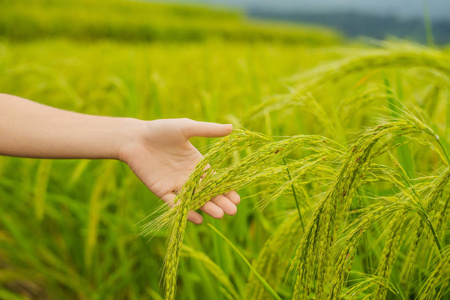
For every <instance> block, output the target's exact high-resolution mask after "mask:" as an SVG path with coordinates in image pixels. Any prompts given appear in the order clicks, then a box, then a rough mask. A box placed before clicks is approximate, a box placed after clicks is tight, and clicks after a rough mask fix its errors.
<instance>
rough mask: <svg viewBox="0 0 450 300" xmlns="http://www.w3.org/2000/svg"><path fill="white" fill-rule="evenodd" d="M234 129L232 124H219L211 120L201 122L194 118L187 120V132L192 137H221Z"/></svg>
mask: <svg viewBox="0 0 450 300" xmlns="http://www.w3.org/2000/svg"><path fill="white" fill-rule="evenodd" d="M232 130H233V125H231V124H217V123H209V122H199V121H194V120H187V123H186V127H185V132H186V135H187V136H188V137H189V138H191V137H193V136H199V137H221V136H226V135H229V134H230V133H231V131H232Z"/></svg>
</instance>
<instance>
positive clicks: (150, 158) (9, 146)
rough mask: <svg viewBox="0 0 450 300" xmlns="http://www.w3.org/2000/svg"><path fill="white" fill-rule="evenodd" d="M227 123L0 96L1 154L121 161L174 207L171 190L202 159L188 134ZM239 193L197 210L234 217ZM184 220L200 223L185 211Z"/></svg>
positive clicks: (209, 132)
mask: <svg viewBox="0 0 450 300" xmlns="http://www.w3.org/2000/svg"><path fill="white" fill-rule="evenodd" d="M232 129H233V127H232V125H230V124H217V123H207V122H197V121H193V120H190V119H161V120H152V121H143V120H138V119H132V118H114V117H103V116H93V115H86V114H80V113H75V112H70V111H65V110H61V109H57V108H53V107H49V106H46V105H42V104H39V103H36V102H33V101H30V100H27V99H23V98H20V97H16V96H12V95H7V94H0V155H5V156H17V157H29V158H51V159H58V158H77V159H116V160H120V161H123V162H124V163H126V164H127V165H128V166H129V167H130V168H131V170H132V171H133V172H134V174H136V176H137V177H138V178H139V179H140V180H141V181H142V182H143V183H144V184H145V185H146V186H147V188H148V189H149V190H150V191H152V192H153V193H154V194H155V195H156V196H158V197H159V198H160V199H162V200H164V202H166V203H167V204H168V205H169V206H173V203H174V199H175V194H176V193H177V191H179V190H180V188H181V187H182V186H183V184H184V183H185V182H186V180H187V178H188V177H189V175H190V174H191V173H192V171H193V170H194V168H195V166H196V164H197V163H198V162H199V161H200V160H201V158H202V155H201V153H200V152H199V151H198V150H197V149H196V148H195V147H194V146H193V145H192V144H191V143H190V142H189V139H190V138H192V137H194V136H195V137H222V136H226V135H228V134H230V133H231V131H232ZM239 202H240V197H239V195H238V194H237V193H236V192H235V191H230V192H228V193H226V194H224V195H218V196H216V197H214V198H213V199H211V201H209V202H207V203H206V204H205V205H204V206H203V207H202V208H201V210H202V211H203V212H205V213H206V214H208V215H210V216H211V217H213V218H216V219H220V218H222V217H223V216H224V213H226V214H228V215H234V214H235V213H236V211H237V207H236V205H237V204H239ZM188 220H189V221H191V222H192V223H195V224H201V223H202V222H203V218H202V216H201V215H200V214H199V213H197V212H195V211H190V212H189V216H188Z"/></svg>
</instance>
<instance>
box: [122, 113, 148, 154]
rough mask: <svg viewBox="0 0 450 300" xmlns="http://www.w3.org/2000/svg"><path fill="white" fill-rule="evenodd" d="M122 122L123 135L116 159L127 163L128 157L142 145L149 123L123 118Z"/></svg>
mask: <svg viewBox="0 0 450 300" xmlns="http://www.w3.org/2000/svg"><path fill="white" fill-rule="evenodd" d="M121 121H122V126H121V128H122V133H123V134H122V135H121V138H120V142H119V145H118V148H117V150H116V157H115V158H116V159H118V160H120V161H123V162H125V163H127V157H129V155H130V153H132V152H133V149H135V148H136V147H138V146H140V145H142V141H143V140H144V135H145V132H146V130H145V128H146V126H147V125H146V124H147V123H148V121H143V120H139V119H134V118H123V119H121Z"/></svg>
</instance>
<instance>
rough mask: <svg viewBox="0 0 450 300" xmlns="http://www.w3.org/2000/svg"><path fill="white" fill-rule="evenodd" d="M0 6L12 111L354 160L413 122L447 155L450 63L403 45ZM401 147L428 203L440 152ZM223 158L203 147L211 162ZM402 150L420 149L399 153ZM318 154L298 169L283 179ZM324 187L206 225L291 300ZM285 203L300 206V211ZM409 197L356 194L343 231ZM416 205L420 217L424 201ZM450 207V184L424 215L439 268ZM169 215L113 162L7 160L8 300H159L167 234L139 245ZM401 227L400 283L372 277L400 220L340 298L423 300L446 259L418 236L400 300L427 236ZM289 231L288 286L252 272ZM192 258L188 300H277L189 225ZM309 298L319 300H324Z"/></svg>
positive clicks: (120, 13)
mask: <svg viewBox="0 0 450 300" xmlns="http://www.w3.org/2000/svg"><path fill="white" fill-rule="evenodd" d="M0 6H1V11H0V78H1V80H0V92H1V93H8V94H14V95H17V96H21V97H25V98H28V99H32V100H35V101H37V102H40V103H44V104H48V105H52V106H55V107H59V108H63V109H68V110H73V111H78V112H83V113H89V114H98V115H107V116H124V117H125V116H126V117H134V118H140V119H149V120H150V119H158V118H179V117H187V118H191V119H196V120H203V121H213V122H229V123H233V124H234V126H235V128H246V129H249V130H253V131H257V132H261V133H264V134H266V135H267V136H269V137H275V136H292V135H299V134H303V135H320V136H324V137H326V138H329V139H331V140H335V141H337V142H339V143H340V144H341V145H342V146H343V147H344V148H345V147H351V145H352V144H353V143H354V142H355V141H356V140H357V137H358V136H359V134H360V133H361V131H362V130H364V129H365V128H368V127H370V126H377V125H378V124H380V123H381V124H383V123H387V122H389V121H395V120H397V119H398V118H399V116H400V114H401V113H400V112H399V111H409V112H411V114H417V115H420V118H423V119H424V120H425V121H424V122H426V124H428V125H429V126H430V128H432V130H433V131H434V132H435V133H436V134H438V135H439V137H440V141H441V145H443V148H442V149H448V144H447V143H446V140H448V139H449V138H450V117H449V116H450V104H449V101H448V100H449V86H450V84H449V77H448V76H450V63H449V61H450V56H449V53H448V50H445V49H435V50H432V49H428V48H425V47H421V46H416V45H410V44H408V43H407V42H404V43H385V44H383V43H380V45H378V46H381V47H378V46H376V45H375V46H374V45H372V46H368V45H362V44H355V43H350V42H344V41H343V39H342V37H341V36H340V35H339V33H336V32H334V31H332V30H328V29H320V28H310V27H308V26H294V25H288V24H272V23H267V22H264V23H263V22H256V21H250V20H246V19H245V17H244V16H243V15H241V14H239V13H236V12H229V11H225V10H213V9H210V8H203V7H196V6H188V7H186V6H179V5H175V4H170V5H167V4H154V3H151V4H149V3H143V2H132V1H118V0H114V1H108V2H103V1H87V0H79V1H75V0H73V1H72V0H70V1H64V2H61V1H50V0H42V1H12V0H0ZM369 54H370V55H369ZM371 55H372V56H371ZM353 58H355V62H353V61H352V59H353ZM346 60H348V61H346ZM334 61H337V63H334V64H330V63H332V62H334ZM359 62H361V63H359ZM316 67H317V68H316ZM310 70H312V71H310ZM333 72H334V73H333ZM0 114H1V113H0ZM402 139H405V140H402ZM399 140H400V143H401V146H400V147H399V148H398V149H396V150H392V155H393V156H395V157H397V159H398V164H399V165H400V166H402V168H403V169H404V170H406V172H408V174H409V175H410V177H411V179H410V180H411V186H415V185H416V184H418V185H419V184H421V183H423V184H424V183H427V184H430V186H431V188H432V187H433V186H432V185H431V183H430V182H432V180H435V179H436V177H437V176H439V175H440V174H446V173H445V172H446V170H447V169H448V167H449V165H448V160H447V161H446V160H445V157H444V152H445V151H444V150H440V149H441V148H439V145H438V144H436V143H434V144H432V146H430V144H431V143H432V141H430V140H429V139H428V140H427V139H426V138H424V137H423V136H413V137H411V138H406V137H402V138H399ZM214 141H215V140H213V139H194V140H193V143H194V145H195V146H196V147H198V148H199V149H200V150H201V151H202V153H206V152H207V151H208V149H209V148H210V147H211V144H212V143H214ZM0 142H1V141H0ZM406 142H409V143H410V145H403V144H405V143H406ZM349 149H350V148H349ZM257 151H258V148H257V147H248V148H246V149H243V150H242V151H241V152H236V153H234V154H233V157H231V158H229V159H228V160H227V163H228V164H230V165H233V164H235V165H239V163H240V162H241V161H242V160H243V159H244V157H245V156H246V155H249V154H251V153H256V152H257ZM380 151H381V150H380ZM312 152H313V150H311V149H303V150H299V151H297V152H293V153H291V154H290V155H289V156H288V157H287V161H288V163H290V162H291V161H294V160H296V159H300V158H301V157H304V156H305V155H310V154H311V153H312ZM334 163H335V165H337V164H338V163H337V161H336V162H334ZM374 163H377V164H386V165H388V166H389V167H392V168H393V169H394V168H395V165H396V164H397V161H395V160H394V161H393V160H392V159H391V157H389V156H388V155H387V154H384V156H383V155H380V156H379V157H377V158H376V159H375V162H374ZM278 164H279V165H281V166H282V165H283V161H278ZM285 164H286V161H285ZM330 166H333V162H330ZM397 172H399V171H397ZM285 176H286V175H285ZM374 176H375V175H374ZM319 177H320V176H319ZM325 177H326V176H325V175H324V178H322V177H320V178H319V179H320V180H317V182H316V181H314V180H311V181H310V182H308V183H304V184H303V183H300V182H299V183H298V185H297V183H295V185H294V184H292V189H287V190H286V191H285V192H283V193H282V194H281V195H280V196H279V197H277V198H276V201H273V202H272V203H270V205H269V206H268V207H267V208H265V209H264V210H260V209H255V205H257V203H260V202H259V201H261V200H264V199H267V198H270V193H271V192H273V189H274V188H275V187H276V186H278V185H279V184H280V182H276V181H273V182H270V181H268V182H264V183H263V184H259V185H251V184H250V185H249V186H248V187H245V188H243V189H241V190H240V191H239V193H240V194H241V196H242V198H243V201H242V203H241V204H240V205H239V207H238V213H237V215H236V216H234V217H225V218H224V219H223V220H214V219H212V218H209V217H206V216H205V221H206V222H205V223H208V222H209V223H211V224H213V225H214V226H215V227H216V228H217V229H219V230H220V231H221V232H223V233H224V234H225V235H226V236H227V237H228V238H229V239H230V240H231V241H232V242H233V244H234V245H236V247H237V248H238V249H239V250H240V251H241V252H242V253H243V254H244V256H245V257H246V258H247V259H248V260H250V261H254V262H255V264H254V265H255V267H257V269H258V271H259V272H260V273H261V275H262V276H263V277H264V278H265V279H266V280H267V281H268V282H269V284H271V285H272V287H273V288H274V289H275V290H276V291H277V293H278V294H279V295H280V296H281V297H282V298H283V299H291V298H292V297H293V293H295V292H294V288H293V286H294V285H293V284H292V281H291V279H289V278H287V283H286V284H283V282H284V280H285V279H286V278H285V277H289V276H286V273H287V268H286V266H287V263H288V262H289V261H291V259H293V258H294V256H295V255H294V254H295V248H296V247H297V246H298V244H299V241H300V240H301V232H300V231H299V230H298V229H299V228H300V225H299V222H298V221H299V220H297V219H295V218H296V217H297V212H301V214H302V215H303V219H304V220H303V221H304V222H305V223H308V222H309V221H310V220H311V216H313V215H314V212H315V207H316V205H317V203H319V202H320V201H319V200H320V199H321V197H322V195H323V194H325V193H326V191H327V190H328V188H329V187H330V186H332V184H333V181H332V179H330V178H328V177H326V178H325ZM375 177H376V176H375ZM283 178H284V177H283ZM310 179H311V178H310ZM280 180H281V179H280ZM286 180H287V179H286ZM406 181H407V182H409V181H408V179H407V180H406ZM404 189H405V190H408V188H407V187H406V188H404ZM292 190H297V195H299V197H300V202H299V208H298V210H297V208H296V203H295V200H296V197H294V194H293V193H292ZM401 191H403V190H399V187H398V186H395V187H393V186H391V185H390V183H389V182H375V180H374V181H373V182H369V183H368V184H367V185H366V186H362V187H359V188H358V190H357V192H356V194H355V195H353V196H352V197H353V202H352V203H353V204H352V206H351V208H352V209H353V210H354V211H353V214H352V213H349V217H348V219H349V220H348V223H351V221H353V220H354V219H356V218H357V217H358V216H359V214H358V212H359V211H358V209H361V208H362V207H367V206H369V205H372V204H374V203H377V201H376V200H374V199H378V198H379V199H382V198H383V197H394V195H396V193H399V192H401ZM422 192H423V195H422V194H421V193H422ZM405 193H406V192H405ZM418 193H419V198H420V199H425V200H424V201H425V202H426V199H427V195H428V194H429V193H430V191H429V190H426V189H425V188H424V190H419V191H418ZM449 193H450V185H448V184H447V182H445V185H444V186H443V188H442V191H441V193H440V194H439V197H438V199H436V201H435V202H436V204H435V206H433V207H430V208H429V210H428V211H427V212H428V213H429V214H430V219H431V220H432V222H434V223H433V224H435V223H436V224H440V227H439V231H438V234H439V238H438V239H439V240H440V242H441V246H442V247H443V252H442V253H447V254H445V255H443V256H442V257H443V258H442V261H444V262H446V261H447V260H448V257H450V255H449V254H448V249H449V245H450V236H449V230H448V225H449V220H450V218H449V214H448V211H447V210H446V208H447V204H448V202H449V200H448V198H449ZM344 196H345V195H344ZM160 204H161V202H160V201H159V200H158V199H157V198H156V197H155V196H154V195H152V194H151V192H149V191H148V190H147V189H146V188H145V186H144V185H143V184H142V183H141V182H140V181H139V180H138V179H137V178H136V177H135V176H134V175H133V173H132V172H131V171H130V170H129V169H128V167H127V166H126V165H124V164H122V163H120V162H117V161H89V160H35V159H21V158H9V157H0V211H1V214H0V299H164V297H165V296H164V288H163V285H162V281H161V276H162V272H161V269H162V267H163V260H164V256H165V254H166V246H167V235H168V234H169V232H167V231H165V230H163V231H161V232H159V233H158V234H157V235H156V236H155V237H153V238H152V239H151V240H149V238H148V237H142V236H140V235H139V233H140V226H141V225H142V224H143V222H142V221H143V220H144V219H145V218H146V217H147V216H148V215H150V214H151V213H152V212H154V211H155V210H156V209H157V207H159V205H160ZM408 213H409V214H410V215H408V217H406V220H408V221H411V223H409V224H408V223H407V222H406V221H405V223H400V224H394V225H395V226H397V227H398V228H402V232H403V234H402V235H401V236H402V237H406V238H404V239H403V238H402V241H404V244H401V245H402V246H398V248H399V249H400V250H398V252H399V254H398V255H397V257H398V259H397V260H396V261H395V265H394V262H390V263H391V264H392V265H394V270H393V271H392V274H391V273H390V272H386V274H387V275H386V274H384V275H386V276H387V277H388V279H390V281H391V282H390V283H388V284H386V283H384V281H382V280H381V279H379V278H378V277H376V276H375V275H374V274H378V275H377V276H381V275H380V274H379V273H376V269H377V266H378V264H381V261H382V259H381V257H383V256H386V252H385V251H386V250H385V243H384V241H385V240H386V237H387V236H389V235H390V234H391V232H390V231H389V229H390V228H391V227H393V226H394V225H392V224H391V223H389V220H390V218H392V219H395V218H393V216H396V215H395V214H392V215H387V216H386V217H385V218H384V219H382V220H381V221H380V222H378V223H376V225H375V226H374V227H373V228H372V229H371V230H370V231H369V232H368V234H367V235H365V236H364V238H363V241H362V242H361V246H360V248H358V249H359V250H358V254H357V255H355V260H354V263H353V267H352V273H351V274H350V279H349V280H348V282H347V283H346V285H345V287H344V288H343V291H342V295H341V297H342V298H345V299H363V298H364V297H368V298H366V299H369V298H370V299H378V298H377V297H380V298H386V299H414V297H416V296H419V295H420V292H421V288H422V287H423V286H425V284H426V282H427V281H426V280H427V278H428V277H427V276H428V275H429V274H430V272H432V271H433V270H434V269H433V268H435V264H434V262H435V261H436V260H438V261H441V260H439V259H440V258H439V257H440V256H439V253H440V252H439V250H438V248H436V247H435V245H434V244H433V237H432V236H431V235H430V232H428V231H424V232H423V237H424V238H422V239H420V242H421V244H420V252H419V253H420V255H422V256H423V257H424V259H423V261H420V260H417V257H416V256H414V257H413V258H412V259H413V260H412V261H413V263H412V265H413V267H412V270H413V271H412V272H411V274H412V275H410V277H408V278H411V283H409V284H408V285H406V286H405V282H404V279H403V278H404V277H403V275H405V274H404V272H406V271H403V269H402V265H405V264H406V263H405V262H406V261H407V258H408V257H410V255H417V254H414V253H413V254H411V250H410V249H412V248H413V246H411V243H413V244H414V243H415V240H414V234H412V233H410V234H409V233H408V230H407V229H408V228H409V227H410V228H412V229H411V232H414V233H415V232H416V231H414V230H420V228H422V227H420V226H419V225H418V224H419V223H420V224H422V221H420V220H418V219H415V215H414V210H413V209H412V210H408ZM293 218H294V221H295V223H292V222H293V221H292V220H293ZM402 220H403V219H402ZM286 222H291V223H292V224H294V225H293V226H294V227H295V228H297V230H294V229H292V231H291V233H290V234H288V238H287V240H286V241H285V242H284V245H285V246H284V247H283V246H279V251H280V252H279V256H277V253H273V254H272V255H273V257H272V259H275V263H278V264H279V268H280V269H277V267H276V266H273V265H270V266H271V268H272V269H270V268H265V267H267V266H268V265H269V264H268V265H264V264H263V263H261V260H258V255H260V253H263V251H264V249H267V247H269V246H270V244H269V243H268V242H270V241H271V240H270V238H269V237H270V236H271V235H272V234H274V233H275V235H274V236H275V237H277V235H276V232H278V231H279V230H280V229H279V230H278V231H277V228H283V226H286V224H287V223H286ZM291 223H289V224H291ZM292 224H291V225H289V226H292ZM395 226H394V227H395ZM418 226H419V227H418ZM421 226H422V225H421ZM436 226H437V225H436ZM416 227H418V228H419V229H417V228H416ZM336 230H337V229H336ZM336 232H337V231H336ZM417 232H421V231H417ZM289 235H291V236H292V238H290V237H289ZM394 236H395V234H394ZM425 237H426V240H425ZM284 238H286V237H284ZM418 239H419V238H418ZM272 241H273V240H272ZM266 242H267V243H266ZM184 244H185V245H186V247H187V248H185V249H184V250H183V251H182V258H181V260H180V269H179V273H178V285H177V299H272V297H271V296H270V295H269V294H267V293H265V292H264V290H263V289H262V288H261V286H258V282H257V281H256V283H255V278H254V277H253V276H250V274H251V272H250V271H249V269H248V267H247V266H246V264H245V262H244V261H243V260H242V259H241V258H240V257H239V255H238V254H237V253H236V251H234V250H233V249H232V248H231V247H230V246H229V245H228V244H227V242H226V241H225V240H224V239H223V238H221V237H220V236H219V235H217V234H216V233H214V231H213V230H211V228H210V227H208V226H206V225H202V226H195V225H192V224H188V226H187V229H186V234H185V238H184ZM333 249H334V248H333ZM264 255H267V253H265V254H264ZM388 256H389V253H388ZM208 257H209V258H208ZM392 257H394V258H395V257H396V256H395V255H393V256H392ZM213 264H216V266H213ZM272 264H273V262H272ZM211 266H213V267H211ZM217 267H218V269H217ZM283 267H284V269H283ZM443 268H444V271H443V272H442V273H443V274H444V275H443V278H444V281H443V282H438V283H436V284H435V285H436V289H438V288H440V287H441V286H442V287H443V291H442V292H440V293H441V294H439V293H438V294H433V295H432V296H431V297H435V298H434V299H437V298H442V299H444V298H445V299H449V293H447V294H445V292H446V291H447V289H448V286H446V284H445V280H446V278H448V279H449V280H450V263H448V262H447V264H444V265H443ZM218 270H221V271H218ZM218 273H220V274H219V275H220V276H222V277H220V276H219V275H218ZM433 274H434V273H433ZM372 275H373V277H371V276H372ZM433 276H434V275H433ZM294 277H295V276H294ZM381 277H382V276H381ZM381 277H380V278H381ZM223 278H225V279H223ZM227 280H228V281H227ZM369 281H370V284H372V285H369V284H368V282H369ZM248 282H249V284H248V285H247V283H248ZM316 283H317V282H316V281H314V282H312V284H313V285H314V286H315V285H316ZM415 283H417V284H415ZM227 284H229V285H227ZM358 284H361V286H363V285H362V284H366V285H368V287H367V289H365V290H362V291H361V290H356V291H359V292H358V294H357V295H356V296H355V297H354V298H352V296H350V295H351V291H352V287H355V286H357V285H358ZM230 285H231V287H230ZM255 285H256V286H258V287H255ZM378 285H379V286H389V287H390V291H389V292H388V293H387V294H386V295H385V296H384V297H381V296H377V294H371V293H372V292H374V293H376V292H377V291H378V290H377V286H378ZM230 288H232V289H234V290H233V291H231V290H230ZM433 288H434V286H433ZM312 290H313V292H312V293H311V294H310V295H309V296H308V297H309V298H310V299H314V298H316V297H317V299H325V298H321V297H320V296H317V294H316V292H314V288H312ZM346 293H347V294H346ZM230 294H231V295H230ZM429 295H431V293H429ZM297 296H298V294H296V295H294V298H296V297H297ZM336 297H337V296H336ZM425 298H426V297H425ZM301 299H306V298H301ZM336 299H337V298H336ZM429 299H433V298H429Z"/></svg>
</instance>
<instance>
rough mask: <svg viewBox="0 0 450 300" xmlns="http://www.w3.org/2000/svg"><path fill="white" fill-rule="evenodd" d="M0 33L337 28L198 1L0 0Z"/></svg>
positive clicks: (286, 32) (90, 35) (155, 37)
mask: <svg viewBox="0 0 450 300" xmlns="http://www.w3.org/2000/svg"><path fill="white" fill-rule="evenodd" d="M0 5H1V7H2V11H1V13H0V36H5V37H7V38H9V39H14V40H29V39H36V38H42V37H55V36H57V37H69V38H74V39H80V40H96V39H115V40H121V41H128V42H142V41H161V40H165V41H173V42H180V41H203V40H207V39H211V38H221V39H227V40H235V41H239V40H241V41H242V40H243V41H249V40H252V41H258V40H264V41H282V42H286V43H310V44H319V45H321V44H327V45H331V44H336V43H338V42H339V41H340V39H341V37H340V36H339V34H337V32H334V31H332V30H329V29H324V28H317V27H312V26H303V27H299V26H292V25H288V24H272V23H267V22H262V21H258V22H256V21H247V20H245V18H244V17H243V16H242V14H240V13H238V12H230V11H227V10H219V9H210V8H205V7H201V6H180V5H175V4H172V5H170V4H162V3H143V2H138V1H128V0H111V1H95V0H81V1H74V0H69V1H57V0H38V1H23V0H19V1H14V0H1V1H0Z"/></svg>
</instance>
